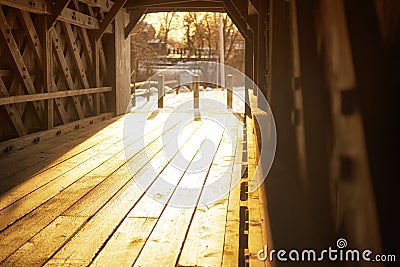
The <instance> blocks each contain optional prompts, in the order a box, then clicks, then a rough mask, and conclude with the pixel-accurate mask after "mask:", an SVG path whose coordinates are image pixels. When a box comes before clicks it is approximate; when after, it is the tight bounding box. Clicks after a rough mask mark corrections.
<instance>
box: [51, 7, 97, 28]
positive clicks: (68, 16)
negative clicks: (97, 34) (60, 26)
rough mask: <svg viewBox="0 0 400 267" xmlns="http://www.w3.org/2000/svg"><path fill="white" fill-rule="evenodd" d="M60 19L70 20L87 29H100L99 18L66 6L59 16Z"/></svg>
mask: <svg viewBox="0 0 400 267" xmlns="http://www.w3.org/2000/svg"><path fill="white" fill-rule="evenodd" d="M58 20H60V21H64V22H68V23H71V24H73V25H76V26H79V27H83V28H86V29H91V30H94V29H99V20H98V19H96V18H94V17H91V16H89V15H86V14H84V13H82V12H78V11H75V10H73V9H70V8H64V9H63V10H62V11H61V14H60V16H59V17H58Z"/></svg>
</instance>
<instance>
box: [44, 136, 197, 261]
mask: <svg viewBox="0 0 400 267" xmlns="http://www.w3.org/2000/svg"><path fill="white" fill-rule="evenodd" d="M193 130H194V129H192V131H193ZM160 141H161V140H160ZM165 145H167V144H161V143H159V144H158V146H159V148H160V150H159V152H160V153H157V154H156V157H157V159H155V160H152V161H151V163H150V162H148V163H147V165H146V166H147V167H146V166H145V167H143V166H142V165H141V164H135V165H134V166H133V168H134V169H135V170H134V171H132V170H131V172H130V173H131V175H132V172H135V171H138V172H137V173H136V174H134V177H135V179H145V180H146V181H147V182H148V185H150V184H151V181H152V180H154V179H155V178H156V177H157V174H158V172H157V171H154V170H153V168H155V169H156V170H158V171H161V170H162V169H164V168H165V166H166V165H167V164H168V160H166V159H165V157H164V155H163V153H162V152H161V151H162V147H164V146H165ZM139 158H141V157H139ZM128 164H129V163H128ZM140 166H142V167H140ZM121 172H122V173H115V174H113V176H115V178H117V179H118V180H121V179H122V180H124V181H125V185H124V186H123V188H122V189H121V190H119V191H118V193H117V194H116V195H115V196H114V197H113V198H112V199H111V200H110V201H109V202H108V203H106V204H105V205H104V207H102V208H101V209H100V210H99V212H98V213H97V214H95V215H94V217H93V218H92V219H91V220H90V221H89V222H88V223H87V224H86V225H85V226H84V227H83V228H82V230H80V231H79V232H78V233H77V234H76V235H75V236H74V237H73V238H72V239H71V241H70V242H68V243H67V244H66V245H65V246H64V247H63V248H61V250H59V251H58V253H57V254H56V255H55V256H54V257H52V258H51V259H50V260H49V261H48V262H47V264H46V266H52V265H57V264H59V263H60V262H64V263H73V262H81V263H85V264H89V263H90V262H91V261H92V260H93V258H94V257H95V255H96V254H97V252H98V250H99V249H100V248H102V247H103V245H104V243H105V242H106V241H107V240H108V239H109V238H110V236H111V235H112V234H113V233H114V232H115V231H116V227H117V226H119V225H120V224H121V222H122V220H123V219H124V218H125V217H126V216H127V214H128V213H129V211H130V210H131V209H132V207H133V206H135V203H137V201H138V200H139V199H140V198H141V197H142V196H143V194H144V190H145V189H146V188H141V187H140V186H139V185H138V184H137V182H136V181H135V180H133V179H131V175H127V174H126V173H129V171H128V170H127V169H126V168H123V169H121ZM124 173H125V174H124ZM126 177H128V178H129V180H128V182H127V183H126ZM93 197H96V198H94V199H93ZM97 198H98V196H96V195H94V196H91V197H90V198H88V199H86V201H85V202H86V204H89V203H91V202H95V201H94V200H95V199H97ZM100 203H101V202H100ZM97 205H98V204H97ZM84 207H86V205H81V207H80V209H82V208H84ZM91 210H92V209H91V208H90V209H89V213H91V212H92V211H91ZM84 211H85V209H84V210H83V212H84ZM87 211H88V210H86V212H87ZM70 212H71V211H69V212H68V211H67V212H66V214H70ZM74 212H76V211H74ZM81 212H82V211H81ZM81 212H79V214H82V213H81ZM83 214H85V215H87V213H83ZM93 226H97V227H100V228H101V230H99V228H97V230H96V227H93ZM89 237H90V238H91V240H92V242H91V246H87V245H85V244H86V243H87V239H88V238H89ZM77 247H79V248H80V249H79V250H77V249H76V248H77ZM99 257H101V256H99ZM113 264H115V262H113ZM103 266H104V265H103Z"/></svg>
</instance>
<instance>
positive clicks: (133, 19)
mask: <svg viewBox="0 0 400 267" xmlns="http://www.w3.org/2000/svg"><path fill="white" fill-rule="evenodd" d="M146 11H147V8H139V9H135V10H130V11H129V16H130V21H129V23H128V25H127V26H126V27H125V39H126V38H128V36H129V34H130V33H131V31H132V30H133V28H134V27H135V25H136V23H138V21H139V20H140V18H141V17H142V15H143V14H144V13H146Z"/></svg>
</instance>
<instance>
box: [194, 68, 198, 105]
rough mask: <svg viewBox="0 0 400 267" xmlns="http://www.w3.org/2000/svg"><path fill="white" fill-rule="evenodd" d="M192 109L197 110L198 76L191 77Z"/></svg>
mask: <svg viewBox="0 0 400 267" xmlns="http://www.w3.org/2000/svg"><path fill="white" fill-rule="evenodd" d="M193 100H194V101H193V108H194V109H198V108H199V75H198V74H195V75H193Z"/></svg>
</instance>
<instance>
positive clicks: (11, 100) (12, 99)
mask: <svg viewBox="0 0 400 267" xmlns="http://www.w3.org/2000/svg"><path fill="white" fill-rule="evenodd" d="M111 91H112V88H111V87H99V88H88V89H79V90H67V91H55V92H50V93H41V94H35V95H16V96H6V97H1V98H0V106H2V105H10V104H16V103H23V102H32V101H39V100H46V99H54V98H64V97H71V96H78V95H88V94H96V93H105V92H111ZM3 95H4V94H3Z"/></svg>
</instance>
